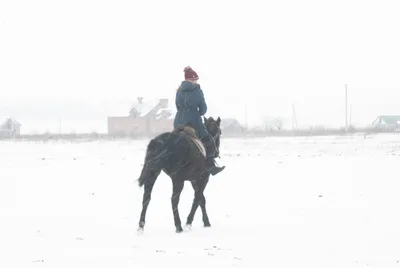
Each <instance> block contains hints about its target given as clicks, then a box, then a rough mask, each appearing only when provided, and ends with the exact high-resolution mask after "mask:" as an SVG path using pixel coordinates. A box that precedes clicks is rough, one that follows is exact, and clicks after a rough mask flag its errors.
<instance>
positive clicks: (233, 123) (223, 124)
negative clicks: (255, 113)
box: [221, 118, 240, 128]
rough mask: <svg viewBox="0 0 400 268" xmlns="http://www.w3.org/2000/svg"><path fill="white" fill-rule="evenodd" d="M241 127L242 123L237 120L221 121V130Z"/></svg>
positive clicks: (225, 119)
mask: <svg viewBox="0 0 400 268" xmlns="http://www.w3.org/2000/svg"><path fill="white" fill-rule="evenodd" d="M232 125H236V126H240V123H239V121H238V120H236V119H235V118H224V119H222V120H221V128H224V127H228V126H232Z"/></svg>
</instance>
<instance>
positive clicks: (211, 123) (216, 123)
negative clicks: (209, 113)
mask: <svg viewBox="0 0 400 268" xmlns="http://www.w3.org/2000/svg"><path fill="white" fill-rule="evenodd" d="M203 119H204V126H205V127H206V129H207V131H208V133H210V135H211V136H212V137H213V139H214V140H215V145H216V146H217V149H218V152H219V145H220V138H221V134H222V132H221V128H220V125H221V118H220V117H218V118H217V120H215V119H214V118H212V117H209V118H206V117H205V116H203Z"/></svg>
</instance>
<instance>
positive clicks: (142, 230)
mask: <svg viewBox="0 0 400 268" xmlns="http://www.w3.org/2000/svg"><path fill="white" fill-rule="evenodd" d="M136 231H137V233H138V234H143V232H144V229H143V227H139V228H137V230H136Z"/></svg>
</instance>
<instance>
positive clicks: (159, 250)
mask: <svg viewBox="0 0 400 268" xmlns="http://www.w3.org/2000/svg"><path fill="white" fill-rule="evenodd" d="M156 252H157V253H165V250H162V249H157V250H156Z"/></svg>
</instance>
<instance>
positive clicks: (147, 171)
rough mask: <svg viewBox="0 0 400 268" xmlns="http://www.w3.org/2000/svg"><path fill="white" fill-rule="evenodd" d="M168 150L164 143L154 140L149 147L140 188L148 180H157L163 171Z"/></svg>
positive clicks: (160, 140) (140, 179)
mask: <svg viewBox="0 0 400 268" xmlns="http://www.w3.org/2000/svg"><path fill="white" fill-rule="evenodd" d="M167 153H168V152H167V149H166V147H165V144H164V141H163V140H162V139H160V138H154V139H152V140H151V141H150V143H149V145H147V150H146V158H145V160H144V164H143V168H142V172H141V174H140V177H139V179H138V183H139V186H140V187H142V186H143V185H144V184H145V183H146V181H147V180H149V179H154V180H155V179H156V178H157V176H158V175H159V174H160V172H161V170H162V169H163V162H164V161H163V160H165V157H166V156H167Z"/></svg>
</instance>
